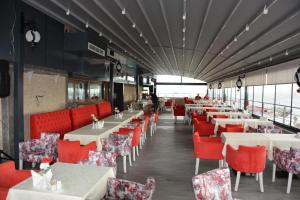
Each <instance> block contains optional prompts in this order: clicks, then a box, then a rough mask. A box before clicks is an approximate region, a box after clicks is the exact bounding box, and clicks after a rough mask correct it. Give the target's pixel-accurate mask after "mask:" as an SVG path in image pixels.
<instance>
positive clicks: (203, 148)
mask: <svg viewBox="0 0 300 200" xmlns="http://www.w3.org/2000/svg"><path fill="white" fill-rule="evenodd" d="M193 141H194V157H195V158H196V167H195V175H197V174H198V168H199V162H200V158H201V159H208V160H219V167H222V166H223V160H224V157H223V155H222V149H223V147H224V144H223V143H222V140H221V138H218V137H211V138H207V137H200V136H199V133H198V132H195V133H194V134H193Z"/></svg>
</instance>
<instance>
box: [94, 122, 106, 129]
mask: <svg viewBox="0 0 300 200" xmlns="http://www.w3.org/2000/svg"><path fill="white" fill-rule="evenodd" d="M103 127H104V121H97V122H93V129H102V128H103Z"/></svg>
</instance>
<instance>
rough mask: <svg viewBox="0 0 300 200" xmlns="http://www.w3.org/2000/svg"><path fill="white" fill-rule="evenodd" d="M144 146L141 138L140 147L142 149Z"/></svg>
mask: <svg viewBox="0 0 300 200" xmlns="http://www.w3.org/2000/svg"><path fill="white" fill-rule="evenodd" d="M142 148H143V147H142V142H141V140H140V149H141V150H142Z"/></svg>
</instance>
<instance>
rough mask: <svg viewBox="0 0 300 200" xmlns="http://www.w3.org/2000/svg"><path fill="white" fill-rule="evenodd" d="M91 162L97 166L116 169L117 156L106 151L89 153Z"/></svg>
mask: <svg viewBox="0 0 300 200" xmlns="http://www.w3.org/2000/svg"><path fill="white" fill-rule="evenodd" d="M89 161H90V162H91V163H92V164H94V165H97V166H104V167H116V166H117V154H116V153H114V152H106V151H89Z"/></svg>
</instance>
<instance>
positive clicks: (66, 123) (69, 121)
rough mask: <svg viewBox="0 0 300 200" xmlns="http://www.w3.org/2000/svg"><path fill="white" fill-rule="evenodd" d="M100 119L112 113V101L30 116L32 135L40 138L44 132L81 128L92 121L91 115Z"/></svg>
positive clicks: (61, 131) (61, 134) (59, 131)
mask: <svg viewBox="0 0 300 200" xmlns="http://www.w3.org/2000/svg"><path fill="white" fill-rule="evenodd" d="M92 114H94V115H95V116H97V117H98V118H100V119H103V118H105V117H108V116H110V115H111V114H112V109H111V104H110V102H107V101H103V102H99V103H98V104H97V105H96V104H93V105H86V106H81V107H79V108H73V109H70V110H69V109H64V110H57V111H53V112H47V113H39V114H32V115H31V116H30V137H31V139H39V138H40V136H41V133H42V132H49V133H59V134H60V138H61V139H63V137H64V134H65V133H67V132H70V131H72V130H75V129H78V128H81V127H83V126H85V125H87V124H89V123H91V122H92V118H91V115H92Z"/></svg>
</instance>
